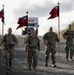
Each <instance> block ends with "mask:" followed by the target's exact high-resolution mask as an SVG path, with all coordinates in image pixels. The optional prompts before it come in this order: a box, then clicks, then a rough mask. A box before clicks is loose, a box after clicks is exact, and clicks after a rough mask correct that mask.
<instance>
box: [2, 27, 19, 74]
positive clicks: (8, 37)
mask: <svg viewBox="0 0 74 75" xmlns="http://www.w3.org/2000/svg"><path fill="white" fill-rule="evenodd" d="M3 42H4V44H5V59H6V73H9V71H10V68H11V66H12V59H13V58H14V46H15V45H16V44H17V43H18V41H17V39H16V37H15V35H14V34H12V29H11V28H9V29H8V34H5V35H4V36H3Z"/></svg>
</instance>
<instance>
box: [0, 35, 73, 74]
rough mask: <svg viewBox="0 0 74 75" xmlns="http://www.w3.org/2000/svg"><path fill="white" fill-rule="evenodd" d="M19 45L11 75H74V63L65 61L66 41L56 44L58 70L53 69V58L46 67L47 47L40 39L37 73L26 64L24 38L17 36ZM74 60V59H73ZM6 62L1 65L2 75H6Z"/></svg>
mask: <svg viewBox="0 0 74 75" xmlns="http://www.w3.org/2000/svg"><path fill="white" fill-rule="evenodd" d="M17 38H18V41H19V43H18V45H17V46H16V47H15V58H14V60H13V65H12V68H11V71H10V73H9V75H74V61H70V60H69V61H65V51H64V47H65V43H64V42H65V41H62V42H61V43H60V49H59V46H58V45H59V44H58V43H57V44H56V50H57V53H56V65H57V67H56V68H53V67H52V64H51V57H50V59H49V66H48V67H45V57H44V52H45V46H44V43H43V41H42V37H39V38H40V44H41V51H40V52H39V53H38V65H37V70H36V71H29V70H28V66H27V63H26V52H25V45H24V36H17ZM73 59H74V57H73ZM4 62H5V60H4V59H3V62H2V64H1V63H0V75H6V74H5V64H4Z"/></svg>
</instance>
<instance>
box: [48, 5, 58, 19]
mask: <svg viewBox="0 0 74 75" xmlns="http://www.w3.org/2000/svg"><path fill="white" fill-rule="evenodd" d="M49 14H50V15H51V16H50V17H49V18H48V19H53V18H55V17H59V6H55V7H54V8H53V9H52V10H51V12H50V13H49Z"/></svg>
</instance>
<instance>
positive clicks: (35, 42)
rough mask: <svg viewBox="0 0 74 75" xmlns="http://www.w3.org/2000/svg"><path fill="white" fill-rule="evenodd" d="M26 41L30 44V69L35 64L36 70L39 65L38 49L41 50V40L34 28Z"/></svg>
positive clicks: (34, 68)
mask: <svg viewBox="0 0 74 75" xmlns="http://www.w3.org/2000/svg"><path fill="white" fill-rule="evenodd" d="M25 43H26V45H27V46H28V64H29V70H31V66H33V70H34V71H35V70H36V66H37V51H40V41H39V38H38V37H37V36H36V35H35V30H34V29H32V30H31V35H29V36H28V38H27V39H26V41H25ZM32 61H33V63H32Z"/></svg>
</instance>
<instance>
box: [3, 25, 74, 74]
mask: <svg viewBox="0 0 74 75" xmlns="http://www.w3.org/2000/svg"><path fill="white" fill-rule="evenodd" d="M63 38H64V39H65V40H66V46H65V54H66V57H65V59H66V61H68V59H69V58H70V60H71V61H73V55H74V42H73V38H74V31H73V30H71V25H69V27H68V29H67V31H66V32H65V33H64V34H63ZM43 42H44V44H45V67H47V66H48V60H49V54H50V53H51V60H52V67H56V57H55V55H56V42H60V39H59V37H58V36H57V34H56V33H55V32H53V27H50V28H49V31H48V32H46V33H45V34H44V35H43ZM3 43H4V45H5V48H4V51H5V60H6V62H5V64H6V66H5V69H6V73H7V74H8V73H9V71H10V69H11V67H12V60H13V59H14V47H15V45H17V44H18V40H17V38H16V36H15V35H14V34H12V28H9V29H8V34H5V35H4V36H3ZM24 43H25V50H26V59H27V65H28V69H29V70H30V71H31V70H32V69H33V71H36V67H37V57H38V53H39V51H40V40H39V38H38V36H36V35H35V30H34V29H32V30H31V34H27V36H26V38H25V39H24ZM69 54H70V57H69Z"/></svg>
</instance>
